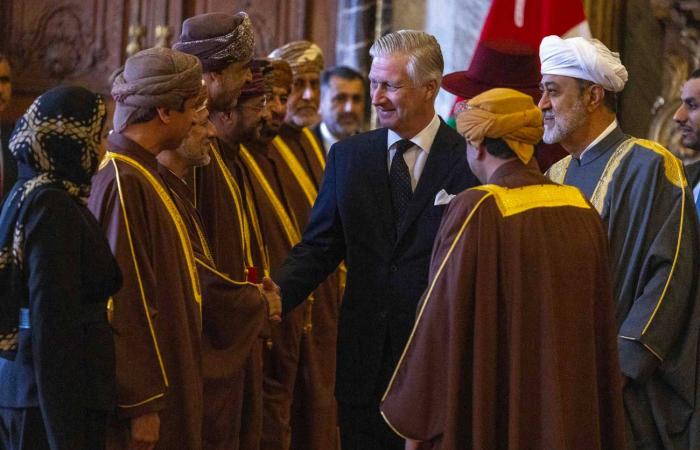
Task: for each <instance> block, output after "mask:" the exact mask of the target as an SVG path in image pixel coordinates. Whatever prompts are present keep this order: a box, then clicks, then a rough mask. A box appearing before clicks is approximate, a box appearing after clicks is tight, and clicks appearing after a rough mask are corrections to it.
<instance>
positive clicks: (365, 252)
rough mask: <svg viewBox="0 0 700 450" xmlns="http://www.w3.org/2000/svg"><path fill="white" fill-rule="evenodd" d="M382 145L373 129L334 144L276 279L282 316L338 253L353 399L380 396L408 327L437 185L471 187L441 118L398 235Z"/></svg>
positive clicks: (458, 139) (340, 376)
mask: <svg viewBox="0 0 700 450" xmlns="http://www.w3.org/2000/svg"><path fill="white" fill-rule="evenodd" d="M386 144H387V130H386V129H379V130H374V131H370V132H368V133H363V134H359V135H356V136H352V137H350V138H348V139H345V140H343V141H340V142H338V143H337V144H335V145H334V146H333V147H332V148H331V151H330V154H329V156H328V163H327V166H326V172H325V175H324V180H323V185H322V186H321V190H320V192H319V195H318V198H317V199H316V203H315V205H314V208H313V211H312V214H311V220H310V222H309V225H308V226H307V228H306V230H305V231H304V236H303V238H302V242H301V243H299V244H298V245H296V246H295V247H294V249H292V252H291V254H290V256H289V258H288V259H287V261H286V262H285V264H284V265H283V267H281V268H280V269H279V270H278V271H277V272H276V273H275V274H274V276H273V278H274V279H275V281H276V282H277V283H279V285H280V287H281V289H282V298H283V307H284V311H285V312H286V311H289V310H290V309H292V308H293V307H295V306H296V305H298V304H300V303H301V302H302V301H303V300H304V299H305V298H306V297H307V296H308V295H309V293H311V291H312V290H313V289H314V288H315V287H316V286H317V285H318V284H319V283H320V282H321V281H322V280H324V279H325V278H326V277H327V276H328V275H329V274H330V273H331V272H333V270H335V268H336V267H337V266H338V264H339V263H340V261H341V260H343V259H345V262H346V264H347V268H348V278H347V285H346V288H345V297H344V299H343V303H342V306H341V312H340V319H339V329H338V364H337V385H336V396H337V398H338V400H339V401H341V402H346V403H352V404H358V405H360V404H365V405H366V404H372V403H377V402H378V398H377V393H378V392H379V391H383V388H384V387H385V386H384V385H385V384H386V382H388V380H386V379H384V378H385V377H386V373H387V372H388V373H391V371H392V370H393V367H394V365H395V364H396V362H398V359H399V357H400V355H401V352H402V351H403V348H404V345H405V343H406V341H407V340H408V336H409V334H410V332H411V329H412V326H413V322H414V318H415V311H416V306H417V304H418V300H419V298H420V296H421V295H422V294H423V291H424V290H425V288H426V286H427V282H428V265H429V262H430V254H431V251H432V247H433V240H434V239H435V235H436V233H437V230H438V227H439V225H440V221H441V219H442V214H443V211H444V209H445V205H442V206H434V205H433V204H434V200H435V195H436V194H437V192H439V191H440V190H441V189H445V190H446V191H447V192H448V193H450V194H456V193H458V192H461V191H462V190H464V189H467V188H469V187H472V186H474V185H476V184H477V183H478V182H477V180H476V178H475V177H474V175H473V174H472V173H471V171H470V170H469V167H468V165H467V161H466V157H465V147H466V144H465V141H464V138H462V136H460V135H459V134H458V133H457V132H455V131H454V130H452V129H451V128H449V127H448V126H447V125H445V124H444V123H441V124H440V129H439V131H438V133H437V135H436V137H435V141H434V142H433V146H432V147H431V149H430V153H429V156H428V159H427V161H426V165H425V167H424V169H423V173H422V174H421V177H420V180H419V183H418V186H417V187H416V190H415V193H414V196H413V199H412V200H411V203H410V204H409V207H408V210H407V211H406V213H405V217H404V220H403V223H402V225H401V227H400V228H399V230H398V235H396V234H397V233H396V232H395V226H394V223H393V218H392V208H391V193H390V187H389V176H388V167H387V148H386ZM387 336H388V339H387ZM387 342H389V343H390V348H386V349H385V348H384V347H385V343H387Z"/></svg>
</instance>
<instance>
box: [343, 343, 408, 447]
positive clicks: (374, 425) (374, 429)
mask: <svg viewBox="0 0 700 450" xmlns="http://www.w3.org/2000/svg"><path fill="white" fill-rule="evenodd" d="M382 362H383V364H382V366H381V368H380V371H379V374H378V377H377V380H376V386H375V401H374V402H373V403H372V404H370V405H353V404H349V403H344V402H338V425H339V426H340V442H341V448H342V450H403V449H404V445H405V444H404V440H403V439H402V438H401V437H399V436H398V435H397V434H395V433H394V432H393V431H392V430H391V428H389V425H387V424H386V422H385V421H384V418H383V417H382V414H381V413H380V412H379V403H380V402H381V398H382V396H383V395H384V391H385V390H386V387H387V386H388V385H389V380H390V379H391V376H392V375H393V373H394V366H395V365H396V364H395V361H394V360H393V358H392V355H391V338H390V335H389V331H388V330H387V334H386V338H385V340H384V349H383V351H382Z"/></svg>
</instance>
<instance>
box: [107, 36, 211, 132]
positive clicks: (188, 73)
mask: <svg viewBox="0 0 700 450" xmlns="http://www.w3.org/2000/svg"><path fill="white" fill-rule="evenodd" d="M113 78H114V82H113V84H112V97H113V98H114V100H115V101H116V102H117V104H116V108H115V111H114V129H115V130H116V131H117V132H118V133H119V132H121V131H123V130H124V128H126V126H127V125H129V124H130V123H131V121H132V118H133V117H134V116H135V114H136V113H138V112H143V111H144V110H148V109H152V108H171V109H177V110H179V109H181V108H182V105H183V103H184V102H185V100H187V99H189V98H192V97H195V96H197V95H199V94H200V93H201V90H202V65H201V64H200V63H199V60H198V59H197V58H196V57H194V56H192V55H188V54H186V53H181V52H178V51H175V50H171V49H169V48H149V49H147V50H143V51H140V52H138V53H136V54H135V55H134V56H132V57H131V58H129V59H127V60H126V64H125V65H124V67H123V68H121V69H119V70H118V71H117V72H115V74H114V75H113Z"/></svg>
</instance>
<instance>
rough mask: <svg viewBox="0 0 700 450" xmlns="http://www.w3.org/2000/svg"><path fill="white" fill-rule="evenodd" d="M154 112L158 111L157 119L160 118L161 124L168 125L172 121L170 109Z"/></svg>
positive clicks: (160, 109) (157, 109) (159, 109)
mask: <svg viewBox="0 0 700 450" xmlns="http://www.w3.org/2000/svg"><path fill="white" fill-rule="evenodd" d="M156 111H158V117H159V118H160V121H161V122H163V123H164V124H169V123H170V121H171V120H172V117H171V116H170V108H156Z"/></svg>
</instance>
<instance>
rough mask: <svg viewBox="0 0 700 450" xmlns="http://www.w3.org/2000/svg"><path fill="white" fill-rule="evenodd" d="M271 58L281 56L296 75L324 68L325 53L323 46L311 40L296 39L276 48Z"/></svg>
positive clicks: (270, 55) (319, 70)
mask: <svg viewBox="0 0 700 450" xmlns="http://www.w3.org/2000/svg"><path fill="white" fill-rule="evenodd" d="M268 57H269V58H279V59H283V60H284V61H286V62H287V64H289V66H290V67H291V68H292V73H293V74H294V76H295V77H296V76H298V75H300V74H302V73H307V72H319V73H320V72H321V71H322V70H323V53H322V52H321V48H320V47H319V46H318V45H316V44H314V43H313V42H309V41H294V42H290V43H289V44H285V45H283V46H282V47H280V48H278V49H275V50H273V51H272V53H270V54H269V55H268Z"/></svg>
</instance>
